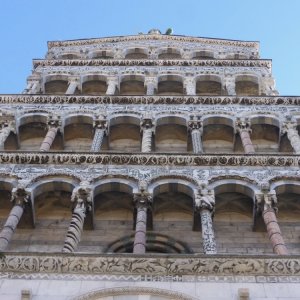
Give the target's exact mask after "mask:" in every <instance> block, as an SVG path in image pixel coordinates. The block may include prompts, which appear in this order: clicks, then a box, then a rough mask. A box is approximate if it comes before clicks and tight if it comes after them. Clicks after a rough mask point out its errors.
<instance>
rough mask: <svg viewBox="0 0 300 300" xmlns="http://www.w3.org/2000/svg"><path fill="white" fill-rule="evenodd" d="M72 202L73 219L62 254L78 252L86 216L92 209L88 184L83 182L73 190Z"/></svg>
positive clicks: (90, 190)
mask: <svg viewBox="0 0 300 300" xmlns="http://www.w3.org/2000/svg"><path fill="white" fill-rule="evenodd" d="M71 202H72V203H73V213H72V219H71V222H70V226H69V228H68V232H67V235H66V238H65V243H64V246H63V248H62V252H68V253H72V252H74V251H75V250H76V248H77V246H78V243H79V242H80V239H81V233H82V230H83V224H84V220H85V217H86V214H87V212H88V211H90V210H91V207H92V203H93V196H92V188H91V187H90V186H89V184H88V183H87V182H81V183H80V186H78V187H76V188H75V189H74V190H73V192H72V197H71Z"/></svg>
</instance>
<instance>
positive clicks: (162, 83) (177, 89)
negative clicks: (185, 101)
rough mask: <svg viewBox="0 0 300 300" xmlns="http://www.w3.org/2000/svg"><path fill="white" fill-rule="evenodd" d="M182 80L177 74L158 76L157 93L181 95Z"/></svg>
mask: <svg viewBox="0 0 300 300" xmlns="http://www.w3.org/2000/svg"><path fill="white" fill-rule="evenodd" d="M183 94H184V92H183V80H182V77H180V76H177V75H164V76H160V77H159V78H158V88H157V95H168V96H179V95H183Z"/></svg>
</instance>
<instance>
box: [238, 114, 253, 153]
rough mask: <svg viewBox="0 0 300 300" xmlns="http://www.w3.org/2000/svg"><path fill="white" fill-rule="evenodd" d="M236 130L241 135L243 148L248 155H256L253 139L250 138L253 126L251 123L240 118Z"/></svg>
mask: <svg viewBox="0 0 300 300" xmlns="http://www.w3.org/2000/svg"><path fill="white" fill-rule="evenodd" d="M235 125H236V130H237V132H238V133H239V135H240V137H241V140H242V144H243V148H244V151H245V153H246V154H253V153H255V149H254V146H253V144H252V141H251V138H250V133H251V132H252V130H251V125H250V121H249V119H247V118H238V119H237V120H236V124H235Z"/></svg>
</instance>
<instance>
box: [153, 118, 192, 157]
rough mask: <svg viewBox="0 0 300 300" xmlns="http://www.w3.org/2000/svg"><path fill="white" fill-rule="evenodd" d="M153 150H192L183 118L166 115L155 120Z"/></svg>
mask: <svg viewBox="0 0 300 300" xmlns="http://www.w3.org/2000/svg"><path fill="white" fill-rule="evenodd" d="M155 151H156V152H177V153H182V152H187V151H192V144H191V138H190V136H188V135H187V127H186V120H185V119H184V118H180V117H175V116H166V117H162V118H160V119H158V120H157V124H156V131H155Z"/></svg>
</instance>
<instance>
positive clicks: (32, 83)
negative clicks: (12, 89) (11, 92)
mask: <svg viewBox="0 0 300 300" xmlns="http://www.w3.org/2000/svg"><path fill="white" fill-rule="evenodd" d="M40 90H41V84H40V80H39V79H31V80H29V81H28V84H27V86H26V89H25V92H24V93H25V94H38V93H39V92H40Z"/></svg>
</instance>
